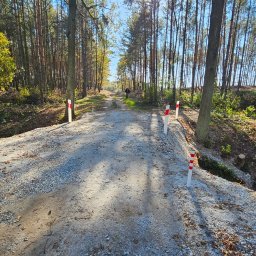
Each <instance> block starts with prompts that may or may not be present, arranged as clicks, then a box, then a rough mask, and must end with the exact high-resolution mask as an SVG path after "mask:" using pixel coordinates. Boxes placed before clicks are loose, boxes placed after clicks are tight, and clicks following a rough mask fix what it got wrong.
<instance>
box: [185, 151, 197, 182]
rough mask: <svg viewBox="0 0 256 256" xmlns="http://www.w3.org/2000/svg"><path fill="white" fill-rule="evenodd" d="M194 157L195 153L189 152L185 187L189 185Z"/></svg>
mask: <svg viewBox="0 0 256 256" xmlns="http://www.w3.org/2000/svg"><path fill="white" fill-rule="evenodd" d="M194 157H195V153H191V154H190V160H189V166H188V178H187V187H190V186H191V179H192V170H193V166H194Z"/></svg>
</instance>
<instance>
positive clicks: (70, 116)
mask: <svg viewBox="0 0 256 256" xmlns="http://www.w3.org/2000/svg"><path fill="white" fill-rule="evenodd" d="M68 122H69V123H71V122H72V104H71V100H68Z"/></svg>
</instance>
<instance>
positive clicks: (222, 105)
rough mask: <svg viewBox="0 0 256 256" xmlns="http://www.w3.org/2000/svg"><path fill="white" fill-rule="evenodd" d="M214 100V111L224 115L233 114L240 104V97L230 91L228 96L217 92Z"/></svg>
mask: <svg viewBox="0 0 256 256" xmlns="http://www.w3.org/2000/svg"><path fill="white" fill-rule="evenodd" d="M212 102H213V106H212V108H213V113H214V114H216V115H220V116H222V117H230V116H232V115H233V114H234V113H235V112H236V111H238V109H239V106H240V98H239V97H238V96H236V95H235V94H234V93H232V92H229V93H228V94H227V95H226V97H224V96H223V95H221V94H220V93H219V92H215V93H214V95H213V100H212Z"/></svg>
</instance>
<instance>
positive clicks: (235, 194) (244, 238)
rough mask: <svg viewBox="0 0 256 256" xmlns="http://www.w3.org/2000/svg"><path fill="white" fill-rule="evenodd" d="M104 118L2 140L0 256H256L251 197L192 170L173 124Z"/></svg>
mask: <svg viewBox="0 0 256 256" xmlns="http://www.w3.org/2000/svg"><path fill="white" fill-rule="evenodd" d="M103 110H104V111H91V112H88V113H86V114H84V115H83V116H82V117H81V119H79V120H77V121H75V122H72V123H70V124H67V123H63V124H58V125H53V126H48V127H44V128H38V129H35V130H33V131H29V132H26V133H22V134H20V135H15V136H12V137H10V138H2V139H0V142H1V148H0V156H1V161H0V255H6V256H9V255H74V256H77V255H83V256H85V255H175V256H176V255H196V256H198V255H204V256H206V255H250V256H253V255H255V254H256V216H255V209H256V192H255V191H253V190H251V189H248V188H246V187H244V186H242V185H240V184H238V183H232V182H229V181H226V180H224V179H222V178H220V177H217V176H214V175H212V174H210V173H208V172H207V171H205V170H202V169H200V168H199V167H198V166H195V168H194V170H193V178H192V179H193V180H192V187H190V188H187V187H186V179H187V169H188V160H189V153H190V152H191V150H194V149H193V146H192V144H190V143H189V142H188V141H189V140H187V139H186V133H185V132H184V128H183V127H182V126H181V124H180V123H179V122H178V121H174V117H173V116H171V120H172V122H170V124H169V131H168V135H167V136H166V135H164V134H163V119H162V112H160V111H159V110H152V111H135V110H130V109H128V108H127V107H126V106H125V105H123V103H122V102H121V99H119V98H118V97H114V96H111V95H109V97H108V98H106V99H105V104H104V106H103Z"/></svg>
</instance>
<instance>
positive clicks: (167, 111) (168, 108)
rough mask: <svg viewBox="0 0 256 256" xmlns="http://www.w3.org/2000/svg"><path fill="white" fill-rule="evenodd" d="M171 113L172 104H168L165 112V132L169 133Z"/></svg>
mask: <svg viewBox="0 0 256 256" xmlns="http://www.w3.org/2000/svg"><path fill="white" fill-rule="evenodd" d="M169 114H170V105H166V108H165V112H164V134H167V127H168V122H169Z"/></svg>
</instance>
